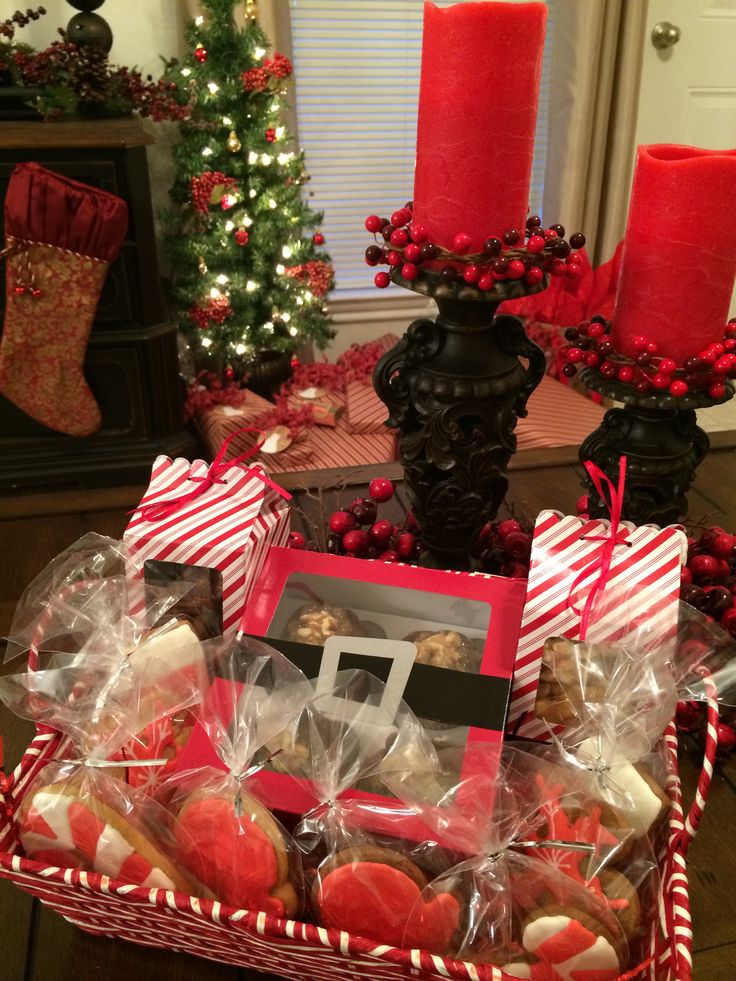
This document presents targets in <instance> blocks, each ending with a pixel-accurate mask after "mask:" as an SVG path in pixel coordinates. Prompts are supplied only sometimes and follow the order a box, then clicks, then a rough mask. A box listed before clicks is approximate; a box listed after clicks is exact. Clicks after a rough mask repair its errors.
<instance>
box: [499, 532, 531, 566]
mask: <svg viewBox="0 0 736 981" xmlns="http://www.w3.org/2000/svg"><path fill="white" fill-rule="evenodd" d="M502 544H503V549H504V551H505V552H506V553H507V555H509V557H510V558H512V559H514V560H515V561H516V562H522V561H525V560H527V559H528V558H529V554H530V553H531V550H532V540H531V536H530V535H527V534H526V532H523V531H515V532H512V534H510V535H507V536H506V537H505V538H504V539H503V542H502Z"/></svg>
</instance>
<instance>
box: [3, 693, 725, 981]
mask: <svg viewBox="0 0 736 981" xmlns="http://www.w3.org/2000/svg"><path fill="white" fill-rule="evenodd" d="M706 686H707V690H708V695H709V702H708V724H707V730H706V755H705V762H704V766H703V771H702V773H701V776H700V781H699V784H698V790H697V794H696V799H695V802H694V803H693V806H692V808H691V810H690V812H689V814H688V816H687V817H685V814H684V812H683V806H682V797H681V791H680V779H679V776H678V773H677V734H676V730H675V726H674V723H671V724H670V725H669V727H668V729H667V732H666V733H665V741H666V745H667V748H668V752H669V755H670V757H671V761H672V775H671V777H670V780H669V785H668V787H667V790H668V793H669V795H670V797H671V800H672V804H673V807H672V812H671V819H670V834H669V844H668V848H667V850H666V853H665V854H664V855H663V856H662V857H661V873H662V874H661V883H662V891H661V896H660V917H659V925H658V929H657V930H656V934H655V935H653V936H652V938H651V956H650V957H649V958H648V960H647V961H646V962H645V963H643V964H641V965H638V966H636V967H634V968H633V969H632V970H630V971H628V972H627V973H626V974H624V975H622V976H621V979H620V981H625V979H626V981H628V979H633V978H639V977H641V978H656V979H663V981H691V979H692V930H691V922H690V903H689V896H688V881H687V872H686V862H685V860H686V856H687V850H688V847H689V845H690V843H691V842H692V840H693V838H694V836H695V833H696V831H697V827H698V823H699V821H700V817H701V815H702V811H703V808H704V806H705V799H706V796H707V793H708V788H709V786H710V781H711V777H712V773H713V763H714V760H715V752H716V748H717V734H716V726H717V723H718V705H717V702H716V698H715V689H714V687H713V685H712V683H711V682H710V679H706ZM65 746H68V744H67V741H66V740H65V739H64V738H63V737H62V736H60V734H59V733H58V732H55V731H51V730H49V729H39V732H38V734H37V735H36V737H35V738H34V740H33V741H32V743H31V744H30V746H29V747H28V749H27V750H26V753H25V755H24V756H23V759H22V761H21V762H20V764H19V765H18V767H17V768H16V770H15V772H14V773H12V774H11V775H10V776H8V777H6V778H3V780H2V783H0V814H1V816H0V876H2V877H4V878H7V879H10V880H11V881H12V882H15V883H16V885H18V886H19V887H20V888H21V889H23V890H24V891H26V892H29V893H31V895H33V896H37V897H38V898H39V899H40V900H41V902H43V903H46V904H47V905H48V906H51V907H52V908H53V909H55V910H56V911H57V912H59V913H61V915H62V916H63V917H64V918H65V919H67V920H69V922H70V923H74V924H76V925H77V926H79V927H81V928H82V929H83V930H86V931H88V932H89V933H94V934H98V935H101V936H108V937H118V938H120V939H123V940H130V941H132V942H133V943H137V944H143V945H144V946H150V947H164V948H166V949H168V950H174V951H186V952H187V953H190V954H194V955H196V956H198V957H205V958H208V959H210V960H215V961H222V962H224V963H228V964H236V965H239V966H241V967H247V968H251V969H255V970H259V971H266V972H271V973H275V974H280V975H283V976H285V977H288V978H293V979H294V981H335V979H340V981H358V979H361V981H378V979H384V978H385V979H387V981H388V979H394V978H407V977H410V978H422V979H426V981H429V979H432V981H435V979H437V981H438V979H441V978H454V979H458V981H461V979H462V981H513V979H511V978H510V976H509V975H507V974H504V973H503V972H502V971H501V969H500V968H498V967H493V966H491V965H473V964H468V963H461V962H459V961H453V960H449V959H446V958H442V957H438V956H436V955H433V954H429V953H427V952H426V951H419V950H400V949H398V948H396V947H389V946H386V945H383V944H376V943H375V942H373V941H370V940H366V939H364V938H362V937H355V936H352V935H351V934H348V933H344V932H341V931H338V930H326V929H323V928H322V927H317V926H314V925H312V924H308V923H300V922H295V921H294V920H281V919H278V918H276V917H272V916H268V915H267V914H266V913H258V912H248V911H247V910H242V909H234V908H232V907H228V906H225V905H223V904H221V903H218V902H213V901H212V900H204V899H201V900H200V899H195V898H193V897H191V896H184V895H182V894H180V893H176V892H169V891H167V890H164V889H145V888H142V887H140V886H133V885H130V884H126V883H124V882H119V881H115V880H111V879H109V878H108V877H107V876H104V875H99V874H98V873H94V872H83V871H80V870H78V869H59V868H55V867H49V866H46V865H43V864H41V863H39V862H35V861H31V860H30V859H26V858H23V857H22V856H21V855H20V854H19V853H18V841H17V835H16V829H15V824H14V821H13V813H14V812H15V810H16V809H17V807H18V806H19V805H20V802H21V801H22V799H23V796H24V794H25V793H26V791H27V789H28V787H29V785H30V784H31V782H32V780H33V778H34V777H35V775H36V774H37V773H38V772H39V770H40V769H41V767H42V766H43V765H44V764H45V763H48V762H49V761H50V760H52V759H54V758H55V757H60V758H63V756H64V752H65ZM67 752H68V748H67Z"/></svg>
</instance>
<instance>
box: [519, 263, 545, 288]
mask: <svg viewBox="0 0 736 981" xmlns="http://www.w3.org/2000/svg"><path fill="white" fill-rule="evenodd" d="M543 277H544V273H543V272H542V270H541V269H540V268H539V266H532V268H531V269H528V270H527V271H526V274H525V276H524V282H526V283H529V285H530V286H536V285H537V283H541V282H542V278H543Z"/></svg>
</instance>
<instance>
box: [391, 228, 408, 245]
mask: <svg viewBox="0 0 736 981" xmlns="http://www.w3.org/2000/svg"><path fill="white" fill-rule="evenodd" d="M389 241H390V242H391V245H393V246H394V248H396V249H403V248H404V246H405V245H406V244H407V243H408V241H409V236H408V235H407V234H406V232H405V231H404V229H403V228H395V229H394V230H393V231H392V232H391V238H390V239H389Z"/></svg>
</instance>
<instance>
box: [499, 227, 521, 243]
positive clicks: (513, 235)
mask: <svg viewBox="0 0 736 981" xmlns="http://www.w3.org/2000/svg"><path fill="white" fill-rule="evenodd" d="M520 238H521V232H520V231H519V229H518V228H509V229H507V231H505V232H504V233H503V241H504V245H516V243H517V242H518V241H519V239H520Z"/></svg>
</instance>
